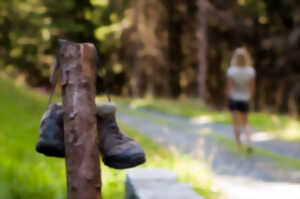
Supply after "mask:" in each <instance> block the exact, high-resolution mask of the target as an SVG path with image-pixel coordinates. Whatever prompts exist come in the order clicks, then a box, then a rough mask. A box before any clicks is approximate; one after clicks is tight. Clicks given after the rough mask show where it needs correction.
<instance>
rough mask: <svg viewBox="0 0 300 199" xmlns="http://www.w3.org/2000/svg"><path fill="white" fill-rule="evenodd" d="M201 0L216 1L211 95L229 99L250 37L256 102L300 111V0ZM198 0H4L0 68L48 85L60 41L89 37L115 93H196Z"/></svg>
mask: <svg viewBox="0 0 300 199" xmlns="http://www.w3.org/2000/svg"><path fill="white" fill-rule="evenodd" d="M203 1H206V2H207V3H209V5H210V6H209V8H208V9H207V12H208V17H207V22H206V24H207V35H208V37H207V43H208V48H207V61H208V67H207V74H205V75H206V79H207V81H206V83H207V93H206V96H207V99H206V101H207V102H208V103H209V104H210V105H213V106H214V107H223V106H224V98H223V97H224V88H225V71H226V69H227V67H228V65H229V60H230V56H231V53H232V51H233V49H235V48H236V47H238V46H240V45H245V46H247V47H248V48H249V50H250V52H251V54H252V55H253V58H254V62H255V63H254V67H255V69H256V71H257V91H256V99H255V108H256V109H257V110H268V111H272V112H289V113H291V114H293V115H297V114H298V113H300V105H299V102H300V100H299V99H300V87H299V86H298V84H297V82H299V79H300V76H299V74H300V71H299V67H298V66H299V59H298V53H297V52H298V51H299V46H300V45H299V42H300V31H299V25H300V17H299V10H300V4H299V1H295V0H293V1H292V0H291V1H289V0H272V1H270V0H228V1H220V0H209V1H208V0H203ZM196 2H197V1H185V0H173V1H171V0H166V1H159V0H153V1H145V0H140V1H132V0H122V1H119V0H111V1H108V0H89V1H80V0H64V1H57V0H41V1H38V0H10V1H0V28H1V30H2V32H1V34H0V56H1V59H0V68H1V69H3V70H5V71H6V72H8V73H10V74H11V75H13V76H14V77H15V76H17V75H19V74H21V75H25V76H26V80H27V82H29V83H30V85H33V86H38V87H39V86H49V83H48V76H49V69H50V66H51V65H53V64H54V62H55V58H54V57H55V56H54V54H55V51H56V50H57V39H58V38H64V39H69V40H74V41H78V42H85V41H89V42H93V43H94V44H95V45H96V46H97V48H98V50H99V53H100V57H101V63H102V66H103V68H104V72H103V73H104V74H105V76H106V84H107V85H106V86H107V87H109V89H110V91H111V92H113V93H114V94H119V95H120V94H121V95H127V96H139V97H142V96H164V97H173V98H177V97H180V96H188V97H196V96H197V95H198V92H199V89H198V87H199V84H198V83H197V82H198V78H199V73H198V67H197V66H198V62H199V58H198V54H197V53H198V51H199V48H200V47H199V44H198V43H199V42H197V41H196V40H197V36H196V35H197V32H199V31H200V32H201V30H200V28H199V24H198V23H197V21H198V20H197V17H198V13H199V12H200V9H199V8H198V6H197V3H196ZM205 30H206V29H205ZM203 31H204V30H203ZM99 80H103V77H101V78H100V79H99ZM99 82H100V83H99V87H101V88H100V89H99V90H103V84H102V82H101V81H99ZM266 91H270V92H268V93H267V92H266Z"/></svg>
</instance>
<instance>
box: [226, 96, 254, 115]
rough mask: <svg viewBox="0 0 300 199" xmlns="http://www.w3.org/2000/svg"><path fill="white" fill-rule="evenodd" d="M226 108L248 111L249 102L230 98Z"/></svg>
mask: <svg viewBox="0 0 300 199" xmlns="http://www.w3.org/2000/svg"><path fill="white" fill-rule="evenodd" d="M228 108H229V110H231V111H239V112H242V113H248V112H249V102H248V101H241V100H233V99H230V100H229V103H228Z"/></svg>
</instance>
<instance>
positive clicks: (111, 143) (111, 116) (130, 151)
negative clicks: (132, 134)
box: [97, 103, 146, 169]
mask: <svg viewBox="0 0 300 199" xmlns="http://www.w3.org/2000/svg"><path fill="white" fill-rule="evenodd" d="M115 113H116V106H115V104H114V103H108V104H104V105H101V106H97V123H98V133H99V139H100V143H99V149H100V152H101V154H102V159H103V162H104V163H105V164H106V165H107V166H109V167H112V168H115V169H126V168H131V167H135V166H138V165H140V164H143V163H144V162H145V160H146V158H145V153H144V151H143V149H142V148H141V147H140V145H139V144H138V143H136V142H135V141H134V140H132V139H130V138H129V137H127V136H126V135H124V134H123V133H122V132H121V131H120V129H119V127H118V125H117V123H116V118H115Z"/></svg>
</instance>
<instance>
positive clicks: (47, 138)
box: [36, 103, 65, 157]
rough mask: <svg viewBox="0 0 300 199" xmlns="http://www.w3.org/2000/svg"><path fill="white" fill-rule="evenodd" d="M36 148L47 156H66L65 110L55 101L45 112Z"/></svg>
mask: <svg viewBox="0 0 300 199" xmlns="http://www.w3.org/2000/svg"><path fill="white" fill-rule="evenodd" d="M36 150H37V151H38V152H39V153H42V154H44V155H46V156H54V157H65V146H64V128H63V110H62V108H61V106H60V105H57V104H55V103H53V104H51V105H50V106H49V109H48V110H47V112H46V113H44V115H43V117H42V119H41V123H40V139H39V141H38V143H37V145H36Z"/></svg>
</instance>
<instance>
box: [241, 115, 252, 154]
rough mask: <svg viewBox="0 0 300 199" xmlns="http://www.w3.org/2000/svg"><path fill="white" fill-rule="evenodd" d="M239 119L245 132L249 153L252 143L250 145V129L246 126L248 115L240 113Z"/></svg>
mask: <svg viewBox="0 0 300 199" xmlns="http://www.w3.org/2000/svg"><path fill="white" fill-rule="evenodd" d="M241 119H242V125H243V126H244V128H245V132H246V141H247V148H248V150H249V151H250V150H252V143H251V128H250V126H249V124H248V113H242V114H241Z"/></svg>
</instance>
